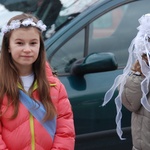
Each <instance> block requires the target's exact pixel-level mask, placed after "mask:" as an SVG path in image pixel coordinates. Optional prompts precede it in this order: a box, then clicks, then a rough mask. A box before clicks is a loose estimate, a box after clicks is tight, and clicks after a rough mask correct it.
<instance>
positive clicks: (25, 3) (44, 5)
mask: <svg viewBox="0 0 150 150" xmlns="http://www.w3.org/2000/svg"><path fill="white" fill-rule="evenodd" d="M97 1H101V2H103V1H104V0H13V1H12V0H1V1H0V4H1V7H3V10H2V11H3V13H1V15H0V16H1V22H2V24H0V27H1V26H2V25H3V24H4V23H6V21H8V19H9V18H11V17H12V16H13V15H16V14H19V13H21V12H25V13H32V14H34V15H35V16H37V17H38V18H39V19H41V20H42V21H43V22H44V23H45V24H46V25H47V31H46V32H45V33H44V38H45V39H47V38H49V37H51V36H52V35H53V34H54V33H55V32H56V31H58V30H59V29H60V28H62V27H63V26H64V25H66V24H67V23H68V22H69V21H70V20H72V19H73V18H74V17H76V16H77V15H78V14H80V13H81V12H83V11H84V10H86V9H87V8H88V7H89V6H91V5H92V4H94V3H96V2H97ZM4 8H5V9H4ZM0 11H1V9H0ZM4 11H5V13H6V11H7V16H8V17H7V18H5V17H3V16H4V15H5V14H4ZM12 12H14V13H12ZM3 20H4V21H3Z"/></svg>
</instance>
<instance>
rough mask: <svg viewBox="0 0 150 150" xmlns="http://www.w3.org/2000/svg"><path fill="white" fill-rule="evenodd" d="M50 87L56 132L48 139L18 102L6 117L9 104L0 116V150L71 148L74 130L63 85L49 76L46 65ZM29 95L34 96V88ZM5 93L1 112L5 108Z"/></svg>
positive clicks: (35, 92) (48, 69)
mask: <svg viewBox="0 0 150 150" xmlns="http://www.w3.org/2000/svg"><path fill="white" fill-rule="evenodd" d="M46 68H47V74H48V80H49V82H50V85H51V88H50V93H51V98H52V101H53V103H54V105H55V107H56V110H57V113H58V115H57V120H56V133H55V136H54V140H52V138H51V136H50V135H49V133H48V132H47V131H46V129H45V128H44V127H43V126H42V125H41V124H40V123H39V122H38V121H37V120H36V119H35V118H34V117H33V116H32V115H31V114H30V113H29V111H28V110H27V109H26V107H25V106H24V105H23V104H22V103H20V106H19V113H18V116H17V117H16V118H15V119H13V120H9V119H8V118H9V117H10V116H11V115H12V111H13V108H12V107H11V106H10V107H9V108H8V110H7V111H6V113H4V115H3V116H2V117H1V118H0V150H74V143H75V130H74V122H73V113H72V109H71V105H70V102H69V100H68V96H67V93H66V90H65V88H64V86H63V84H62V83H61V82H60V81H59V80H58V79H57V78H56V77H54V76H53V75H52V73H51V70H50V68H49V66H48V64H47V65H46ZM36 88H37V87H36V85H35V90H34V91H33V96H34V98H35V99H38V94H37V90H36ZM6 105H7V96H5V97H4V100H3V104H2V108H1V111H2V112H4V111H5V110H6Z"/></svg>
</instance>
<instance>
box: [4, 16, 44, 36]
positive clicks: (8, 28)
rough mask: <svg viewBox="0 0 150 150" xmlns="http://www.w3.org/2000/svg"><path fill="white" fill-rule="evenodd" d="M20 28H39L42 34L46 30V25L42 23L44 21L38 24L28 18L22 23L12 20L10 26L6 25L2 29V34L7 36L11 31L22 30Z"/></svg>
mask: <svg viewBox="0 0 150 150" xmlns="http://www.w3.org/2000/svg"><path fill="white" fill-rule="evenodd" d="M20 26H33V27H36V28H39V29H40V30H41V31H42V32H43V31H45V30H46V25H45V24H44V23H43V22H42V20H39V21H38V22H37V23H35V22H34V21H33V19H32V18H27V19H25V20H23V21H22V22H21V21H20V20H12V21H11V22H10V25H4V26H3V27H2V29H1V33H2V34H5V33H7V32H10V31H11V30H14V29H18V28H20Z"/></svg>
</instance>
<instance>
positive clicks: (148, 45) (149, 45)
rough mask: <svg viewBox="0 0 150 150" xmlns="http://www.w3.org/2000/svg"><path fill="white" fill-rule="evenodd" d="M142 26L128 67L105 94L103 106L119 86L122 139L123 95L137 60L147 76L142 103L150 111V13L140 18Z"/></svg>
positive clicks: (118, 102)
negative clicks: (149, 94)
mask: <svg viewBox="0 0 150 150" xmlns="http://www.w3.org/2000/svg"><path fill="white" fill-rule="evenodd" d="M139 23H140V26H139V27H138V28H137V29H138V30H139V32H138V33H137V35H136V37H135V38H134V39H133V40H132V42H131V45H130V47H129V49H128V52H129V58H128V62H127V65H126V67H125V68H124V70H123V74H121V75H119V76H117V77H116V79H115V81H114V84H113V85H112V87H111V88H110V89H109V90H108V91H107V92H106V94H105V96H104V102H103V104H102V106H105V105H106V104H107V103H108V102H109V101H110V100H111V99H112V97H113V95H114V92H115V90H116V89H117V88H118V87H119V94H118V96H117V97H116V98H115V103H116V109H117V115H116V125H117V128H116V130H117V134H118V136H119V137H120V139H122V140H124V138H122V134H123V133H122V130H121V119H122V113H121V108H122V99H121V95H122V92H123V90H124V85H125V83H126V79H127V77H128V74H129V73H130V72H131V67H132V65H133V63H135V61H136V60H138V61H139V63H140V66H141V71H142V73H143V75H144V76H145V79H144V80H143V81H142V82H141V90H142V93H143V94H142V97H141V104H142V105H143V107H144V108H145V109H146V110H147V111H149V112H150V104H149V103H148V100H147V96H146V95H147V94H148V92H149V83H150V14H145V15H143V16H142V17H141V18H140V19H139ZM142 54H146V55H147V58H148V64H146V62H145V61H144V60H143V59H142Z"/></svg>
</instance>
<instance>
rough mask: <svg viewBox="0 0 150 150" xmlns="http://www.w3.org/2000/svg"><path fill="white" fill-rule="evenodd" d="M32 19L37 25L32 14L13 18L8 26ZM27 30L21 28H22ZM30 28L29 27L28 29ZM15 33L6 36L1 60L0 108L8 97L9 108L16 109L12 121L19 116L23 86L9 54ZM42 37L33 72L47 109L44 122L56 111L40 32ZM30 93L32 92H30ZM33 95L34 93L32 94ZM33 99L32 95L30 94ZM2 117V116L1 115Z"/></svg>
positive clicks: (40, 96)
mask: <svg viewBox="0 0 150 150" xmlns="http://www.w3.org/2000/svg"><path fill="white" fill-rule="evenodd" d="M27 18H32V19H33V21H34V22H35V23H37V21H38V19H37V18H36V17H34V16H32V15H30V14H21V15H17V16H15V17H13V18H11V19H10V20H9V22H8V25H9V24H10V22H11V21H12V20H20V21H21V22H22V21H23V20H24V19H27ZM22 27H23V28H25V27H24V26H21V27H20V28H22ZM28 27H30V26H27V27H26V28H28ZM12 32H13V31H9V32H7V33H5V34H4V37H3V41H2V48H1V58H0V106H1V105H2V102H3V98H4V96H5V95H6V96H7V97H8V107H9V105H12V106H13V107H14V113H13V114H12V117H11V118H12V119H13V118H15V117H16V116H17V114H18V110H19V89H18V83H20V84H21V81H20V77H19V72H18V69H17V68H16V66H15V65H14V63H13V61H12V57H11V54H10V53H9V51H8V49H9V39H10V36H11V33H12ZM39 35H40V51H39V55H38V58H37V60H36V61H35V62H34V63H33V72H34V75H35V79H36V80H37V83H38V89H37V91H38V94H39V98H40V101H41V102H42V103H43V105H44V106H45V109H46V112H47V113H46V115H45V117H44V120H45V121H46V120H48V119H52V118H53V117H54V116H55V114H56V110H55V107H54V105H53V103H52V101H51V97H50V83H49V82H48V80H47V77H46V70H45V63H46V54H45V48H44V42H43V38H42V34H41V31H39ZM31 90H33V85H32V86H31V88H30V89H29V91H31ZM29 93H30V92H29ZM31 93H32V92H31ZM29 95H30V96H31V97H32V94H29ZM1 115H2V114H1Z"/></svg>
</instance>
